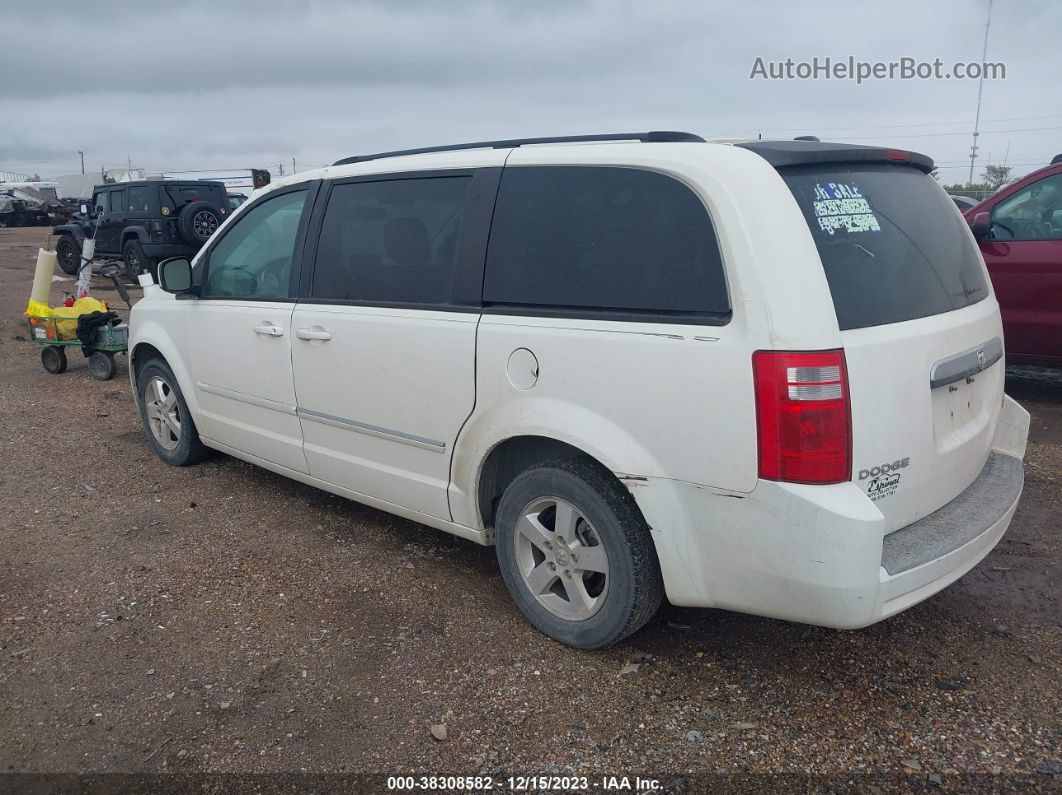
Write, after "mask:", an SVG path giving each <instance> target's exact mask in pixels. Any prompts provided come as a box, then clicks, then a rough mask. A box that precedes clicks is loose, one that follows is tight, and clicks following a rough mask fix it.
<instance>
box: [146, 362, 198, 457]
mask: <svg viewBox="0 0 1062 795" xmlns="http://www.w3.org/2000/svg"><path fill="white" fill-rule="evenodd" d="M136 384H137V405H138V407H139V409H140V420H141V422H142V423H143V425H144V431H145V433H146V434H147V439H148V444H149V445H151V449H152V450H154V451H155V455H157V456H158V457H159V458H161V459H162V460H163V461H165V462H166V463H168V464H173V465H174V466H186V465H188V464H195V463H198V462H199V461H202V460H204V459H206V458H209V457H210V456H211V454H212V451H211V449H210V448H209V447H207V446H206V445H205V444H203V443H202V442H201V441H200V439H199V432H198V431H197V430H196V427H195V422H194V421H193V420H192V415H191V414H190V413H189V411H188V404H187V403H185V402H184V395H182V394H181V388H180V387H179V386H178V385H177V379H176V378H174V377H173V373H172V372H171V371H170V368H169V367H168V366H167V365H166V363H165V362H164V361H162V360H161V359H150V360H148V362H147V363H146V364H144V365H143V366H142V367H141V368H140V370H139V372H138V373H137V378H136Z"/></svg>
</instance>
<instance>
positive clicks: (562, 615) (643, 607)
mask: <svg viewBox="0 0 1062 795" xmlns="http://www.w3.org/2000/svg"><path fill="white" fill-rule="evenodd" d="M495 524H496V552H497V556H498V565H499V567H500V568H501V573H502V578H503V579H504V580H505V584H506V586H507V587H508V589H509V593H510V594H511V595H512V597H513V600H514V601H515V602H516V604H517V606H518V607H519V608H520V611H521V612H522V613H523V614H524V616H525V617H526V618H527V619H528V620H529V621H530V622H531V623H532V624H533V625H534V626H535V627H537V628H538V629H539V630H541V631H542V632H544V633H545V634H547V635H549V636H550V637H551V638H554V639H556V640H559V641H561V642H562V643H567V644H568V645H570V646H575V647H578V648H583V649H596V648H601V647H603V646H608V645H611V644H613V643H616V642H617V641H619V640H622V639H623V638H625V637H626V636H627V635H630V634H631V633H633V632H635V631H637V630H638V629H640V628H641V627H642V626H643V625H644V624H645V623H646V622H647V621H648V620H649V619H650V618H652V617H653V615H654V614H655V613H656V610H657V608H658V607H659V606H660V602H661V601H662V599H663V595H664V587H663V580H662V578H661V576H660V565H659V562H658V560H657V557H656V550H655V548H654V547H653V541H652V538H651V537H650V535H649V528H648V526H647V525H646V524H645V520H644V519H643V518H642V516H641V513H640V511H639V510H638V506H637V505H636V504H635V503H634V498H633V497H631V495H630V494H629V493H628V492H626V491H625V490H624V489H623V488H622V487H621V486H620V484H619V483H617V482H616V480H615V478H613V477H612V475H611V474H610V473H609V472H607V471H606V470H604V469H602V468H601V466H600V465H598V464H597V463H596V462H593V461H589V460H565V461H554V462H550V463H546V464H541V465H539V466H536V467H533V468H532V469H529V470H527V471H525V472H523V473H522V474H520V475H518V476H517V477H516V478H515V479H514V480H513V482H512V483H511V484H510V485H509V487H508V488H507V489H506V490H505V493H504V494H503V495H502V498H501V502H500V503H499V505H498V514H497V521H496V523H495Z"/></svg>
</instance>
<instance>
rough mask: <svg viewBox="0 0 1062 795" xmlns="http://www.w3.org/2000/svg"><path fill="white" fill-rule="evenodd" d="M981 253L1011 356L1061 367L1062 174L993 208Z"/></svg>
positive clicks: (1035, 185)
mask: <svg viewBox="0 0 1062 795" xmlns="http://www.w3.org/2000/svg"><path fill="white" fill-rule="evenodd" d="M991 212H992V226H991V232H990V236H989V238H987V239H985V240H982V241H981V253H982V255H983V256H984V258H985V264H986V265H987V266H988V272H989V273H990V274H991V276H992V286H993V287H994V288H995V291H996V299H997V300H998V301H999V307H1000V313H1001V314H1002V316H1003V331H1004V334H1005V335H1006V345H1007V355H1008V356H1011V357H1014V358H1028V359H1035V360H1041V361H1062V173H1060V174H1054V175H1052V176H1048V177H1044V178H1043V179H1041V180H1038V181H1036V182H1034V183H1032V184H1031V185H1029V186H1028V187H1026V188H1024V189H1022V190H1020V191H1018V192H1017V193H1015V194H1013V195H1012V196H1009V197H1007V198H1006V199H1004V200H1003V201H1001V202H1000V203H999V204H997V205H996V206H995V207H993V208H992V211H991Z"/></svg>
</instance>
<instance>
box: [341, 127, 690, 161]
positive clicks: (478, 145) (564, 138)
mask: <svg viewBox="0 0 1062 795" xmlns="http://www.w3.org/2000/svg"><path fill="white" fill-rule="evenodd" d="M593 141H641V142H642V143H675V142H693V143H704V139H703V138H701V136H699V135H694V134H693V133H688V132H676V131H674V130H652V131H650V132H633V133H602V134H601V135H555V136H551V137H547V138H510V139H508V140H505V141H475V142H473V143H466V144H450V145H449V146H425V147H422V148H420V149H399V150H396V151H394V152H377V153H376V154H372V155H354V156H353V157H344V158H343V159H342V160H337V161H336V162H335V163H333V164H332V165H333V166H346V165H349V164H351V163H364V162H365V161H367V160H379V159H381V158H385V157H401V156H402V155H423V154H428V153H430V152H456V151H459V150H461V149H513V148H515V147H518V146H528V145H531V144H571V143H588V142H593Z"/></svg>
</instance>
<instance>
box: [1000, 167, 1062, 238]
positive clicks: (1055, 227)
mask: <svg viewBox="0 0 1062 795" xmlns="http://www.w3.org/2000/svg"><path fill="white" fill-rule="evenodd" d="M992 237H993V239H995V240H1062V174H1055V175H1053V176H1050V177H1044V178H1043V179H1041V180H1037V181H1036V182H1034V183H1033V184H1032V185H1030V186H1029V187H1027V188H1024V189H1022V190H1020V191H1018V192H1017V193H1015V194H1014V195H1013V196H1011V197H1010V198H1008V199H1005V200H1004V201H1001V202H1000V203H999V204H997V205H996V206H995V209H993V210H992Z"/></svg>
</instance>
